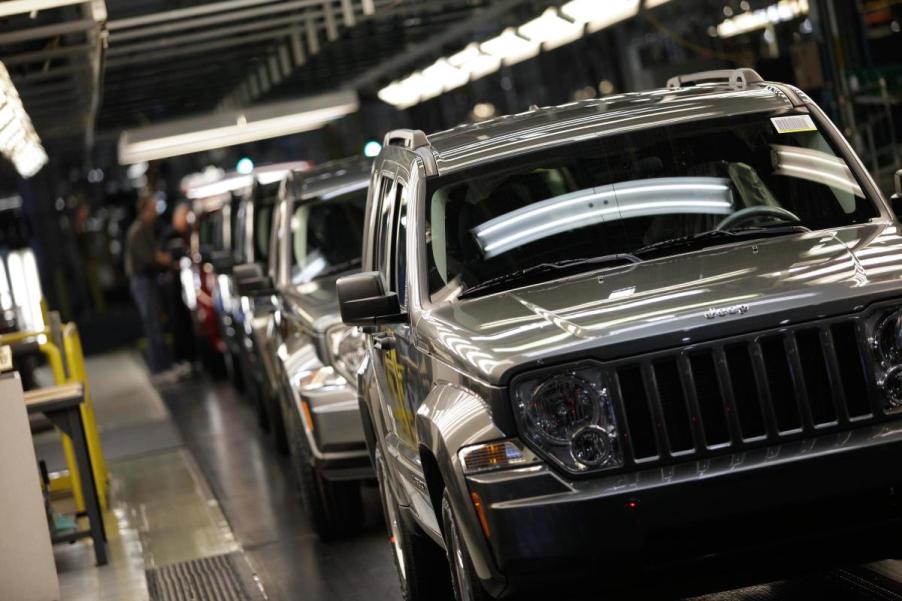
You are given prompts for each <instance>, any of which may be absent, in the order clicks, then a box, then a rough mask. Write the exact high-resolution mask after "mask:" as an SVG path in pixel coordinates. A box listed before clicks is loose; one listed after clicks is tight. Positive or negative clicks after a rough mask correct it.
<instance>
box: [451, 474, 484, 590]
mask: <svg viewBox="0 0 902 601" xmlns="http://www.w3.org/2000/svg"><path fill="white" fill-rule="evenodd" d="M442 534H443V536H444V539H445V550H446V553H447V555H448V564H449V565H450V567H451V583H452V585H453V588H454V599H455V601H491V599H492V597H491V596H490V595H489V594H488V593H487V592H486V591H485V589H484V588H483V586H482V583H481V582H479V578H478V577H477V576H476V570H475V569H474V568H473V562H472V561H471V560H470V554H469V552H467V547H466V545H464V543H463V537H461V535H460V529H459V528H458V527H457V518H456V517H455V516H454V510H453V509H452V508H451V498H450V496H449V495H448V491H447V490H445V492H444V494H443V495H442Z"/></svg>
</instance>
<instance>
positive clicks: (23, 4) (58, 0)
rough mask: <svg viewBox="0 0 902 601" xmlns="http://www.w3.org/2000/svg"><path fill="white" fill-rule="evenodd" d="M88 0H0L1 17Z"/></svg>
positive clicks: (86, 0)
mask: <svg viewBox="0 0 902 601" xmlns="http://www.w3.org/2000/svg"><path fill="white" fill-rule="evenodd" d="M88 1H89V0H6V2H0V17H8V16H10V15H21V14H28V13H32V12H36V11H39V10H47V9H48V8H59V7H61V6H69V5H72V4H85V3H86V2H88Z"/></svg>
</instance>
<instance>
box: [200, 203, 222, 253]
mask: <svg viewBox="0 0 902 601" xmlns="http://www.w3.org/2000/svg"><path fill="white" fill-rule="evenodd" d="M198 240H199V242H200V246H201V248H204V249H208V250H222V249H223V240H222V210H221V209H219V210H216V211H210V212H209V213H203V214H202V215H200V217H198Z"/></svg>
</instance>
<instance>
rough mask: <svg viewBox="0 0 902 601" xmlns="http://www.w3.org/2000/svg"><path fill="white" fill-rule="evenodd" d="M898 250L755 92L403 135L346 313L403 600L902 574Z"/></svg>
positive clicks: (866, 205) (643, 100) (807, 122)
mask: <svg viewBox="0 0 902 601" xmlns="http://www.w3.org/2000/svg"><path fill="white" fill-rule="evenodd" d="M897 228H898V225H897V222H896V221H895V220H894V217H893V215H892V213H891V211H890V207H889V205H888V203H887V201H886V199H885V198H884V197H883V196H882V195H881V193H880V192H879V191H878V189H877V187H876V186H875V185H874V182H873V180H872V179H871V177H870V176H869V175H868V174H867V172H866V171H865V170H864V169H863V167H862V165H861V162H860V161H859V160H858V158H857V157H856V156H855V154H854V153H853V151H852V150H851V148H850V147H849V145H848V143H847V142H846V141H845V140H844V139H843V137H842V136H841V135H840V133H839V132H838V131H837V129H836V127H835V126H834V125H833V124H832V123H831V122H830V120H829V119H828V118H827V117H826V116H825V115H824V113H823V112H822V111H821V110H820V109H819V108H818V107H817V106H816V105H815V104H814V103H813V102H812V101H811V100H810V99H809V98H808V97H807V96H806V95H805V94H803V93H802V92H801V91H799V90H797V89H795V88H793V87H791V86H788V85H782V84H779V83H771V82H765V81H763V80H762V79H761V77H760V76H759V75H758V74H757V73H755V72H754V71H750V70H738V71H728V72H710V73H703V74H696V75H689V76H684V77H679V78H675V79H673V80H671V82H669V84H668V86H667V87H666V88H664V89H660V90H654V91H650V92H645V93H636V94H624V95H620V96H615V97H608V98H602V99H599V100H591V101H585V102H579V103H573V104H568V105H564V106H560V107H555V108H543V109H538V108H537V109H534V110H530V111H528V112H525V113H522V114H518V115H513V116H508V117H502V118H499V119H495V120H492V121H489V122H485V123H479V124H475V125H464V126H460V127H458V128H455V129H453V130H450V131H446V132H441V133H438V134H434V135H430V136H428V137H427V136H426V135H424V134H423V133H422V132H419V131H401V132H393V133H391V134H389V135H388V136H387V138H386V143H385V147H384V149H383V151H382V154H381V155H380V156H379V158H378V159H377V161H376V165H375V168H374V176H373V181H372V182H371V185H370V196H369V202H368V208H367V225H366V231H365V235H364V253H363V271H364V273H361V274H358V275H355V276H351V277H347V278H343V279H342V280H339V282H338V295H339V298H340V303H341V312H342V317H343V319H344V321H345V323H346V324H349V325H357V326H359V327H360V328H361V329H362V331H363V332H364V333H365V335H366V338H367V347H368V358H367V360H366V361H365V362H364V365H363V366H362V368H361V370H360V371H359V375H358V377H359V384H358V389H359V391H360V395H361V405H362V414H363V418H364V428H365V431H366V434H367V438H368V441H369V442H370V451H371V453H372V456H373V460H374V463H375V466H376V470H377V477H378V479H379V482H380V486H381V489H382V494H383V500H384V505H385V512H386V515H387V518H388V522H389V525H390V528H391V535H392V536H391V540H392V544H393V548H394V551H395V553H394V556H395V558H396V560H397V564H398V573H399V575H400V578H401V583H402V587H403V590H404V592H405V598H407V599H415V600H421V599H422V600H425V599H434V598H440V597H441V596H442V595H445V594H447V593H448V590H449V587H450V586H453V591H454V594H455V596H456V598H457V599H460V600H469V599H486V598H490V597H510V596H518V595H521V594H524V593H526V592H530V593H533V592H536V593H537V592H544V593H546V594H551V595H552V598H562V597H565V596H566V595H568V594H570V593H574V592H576V593H584V592H594V591H597V590H608V589H612V588H619V587H623V586H626V587H633V586H636V585H644V584H648V583H654V582H669V583H674V582H678V583H680V584H683V583H691V582H693V581H695V580H701V581H702V582H706V581H709V580H711V578H712V575H720V574H727V575H729V577H731V578H741V577H743V572H749V575H750V577H752V578H760V577H762V575H764V574H767V575H772V572H771V571H770V569H775V570H777V571H778V572H779V570H782V569H786V568H785V566H787V565H792V567H793V569H797V570H802V569H805V566H807V565H816V566H819V567H823V566H825V565H832V564H835V563H838V562H844V561H860V560H864V559H870V558H877V557H886V556H893V555H895V556H898V554H899V543H898V541H899V540H900V539H899V535H900V530H902V529H900V526H902V510H900V499H899V497H898V491H899V490H900V488H899V485H900V484H902V476H900V473H899V464H900V461H902V421H900V420H899V419H897V418H898V417H899V416H900V412H902V342H900V341H902V279H900V277H902V260H900V259H902V236H900V234H899V231H898V229H897ZM446 558H447V559H448V560H450V567H451V569H450V570H448V563H447V561H446ZM449 576H450V577H449ZM449 581H450V583H449Z"/></svg>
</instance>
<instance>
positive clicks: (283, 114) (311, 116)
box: [119, 91, 360, 165]
mask: <svg viewBox="0 0 902 601" xmlns="http://www.w3.org/2000/svg"><path fill="white" fill-rule="evenodd" d="M359 107H360V102H359V99H358V97H357V93H356V92H353V91H342V92H334V93H331V94H322V95H319V96H314V97H310V98H304V99H301V100H292V101H287V102H279V103H273V104H269V105H262V106H258V107H254V108H250V109H247V110H245V111H240V112H236V111H230V112H225V113H220V114H214V115H211V116H208V117H196V118H191V119H181V120H178V121H171V122H168V123H163V124H158V125H152V126H149V127H145V128H141V129H136V130H130V131H125V132H123V133H122V135H121V136H120V138H119V163H120V164H122V165H130V164H132V163H138V162H141V161H154V160H158V159H164V158H168V157H173V156H179V155H184V154H192V153H195V152H203V151H205V150H213V149H216V148H224V147H226V146H234V145H236V144H246V143H248V142H255V141H257V140H265V139H269V138H276V137H279V136H287V135H291V134H296V133H301V132H305V131H310V130H314V129H318V128H320V127H322V126H323V125H325V124H326V123H329V122H330V121H334V120H336V119H339V118H341V117H344V116H346V115H349V114H351V113H354V112H356V111H357V110H358V108H359Z"/></svg>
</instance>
